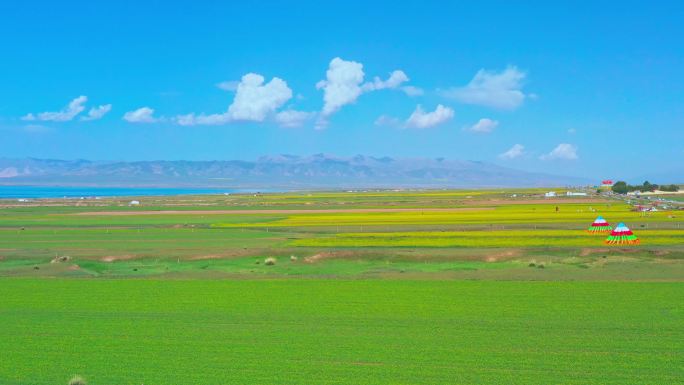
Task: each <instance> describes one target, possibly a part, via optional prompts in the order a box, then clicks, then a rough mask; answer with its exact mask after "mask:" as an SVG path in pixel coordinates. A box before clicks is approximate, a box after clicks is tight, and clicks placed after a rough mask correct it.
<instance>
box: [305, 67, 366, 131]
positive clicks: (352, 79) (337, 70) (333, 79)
mask: <svg viewBox="0 0 684 385" xmlns="http://www.w3.org/2000/svg"><path fill="white" fill-rule="evenodd" d="M325 74H326V80H321V81H319V82H318V83H316V88H317V89H319V90H320V89H322V90H323V103H324V104H323V111H322V113H321V114H322V117H323V118H325V117H328V116H330V115H331V114H333V113H335V112H337V111H338V110H339V109H340V108H342V106H344V105H345V104H349V103H354V102H355V101H356V99H357V98H358V97H359V95H361V93H362V92H363V90H362V89H361V86H360V85H361V83H362V82H363V76H364V73H363V64H361V63H357V62H355V61H346V60H342V59H340V58H339V57H336V58H334V59H332V61H330V65H329V66H328V71H326V73H325Z"/></svg>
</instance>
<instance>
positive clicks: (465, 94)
mask: <svg viewBox="0 0 684 385" xmlns="http://www.w3.org/2000/svg"><path fill="white" fill-rule="evenodd" d="M525 76H526V74H525V73H524V72H522V71H520V70H518V68H517V67H515V66H509V67H507V68H506V69H505V70H503V71H501V72H495V71H488V70H485V69H481V70H479V71H478V72H477V73H476V74H475V77H473V79H472V80H471V81H470V83H468V85H466V86H464V87H457V88H450V89H447V90H443V91H441V92H440V94H441V95H443V96H445V97H448V98H452V99H455V100H458V101H459V102H462V103H466V104H476V105H481V106H487V107H493V108H498V109H504V110H513V109H516V108H518V107H520V105H522V103H523V101H524V100H525V94H524V93H523V92H522V87H523V81H524V79H525Z"/></svg>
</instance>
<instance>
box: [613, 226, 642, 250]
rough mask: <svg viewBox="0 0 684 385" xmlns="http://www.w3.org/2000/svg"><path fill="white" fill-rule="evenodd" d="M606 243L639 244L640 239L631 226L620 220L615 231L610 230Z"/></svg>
mask: <svg viewBox="0 0 684 385" xmlns="http://www.w3.org/2000/svg"><path fill="white" fill-rule="evenodd" d="M606 243H607V244H609V245H638V244H639V239H638V238H637V237H636V235H634V234H633V233H632V230H630V229H629V227H627V226H625V224H624V223H622V222H620V224H619V225H617V227H616V228H615V229H613V231H611V232H610V235H609V236H608V239H606Z"/></svg>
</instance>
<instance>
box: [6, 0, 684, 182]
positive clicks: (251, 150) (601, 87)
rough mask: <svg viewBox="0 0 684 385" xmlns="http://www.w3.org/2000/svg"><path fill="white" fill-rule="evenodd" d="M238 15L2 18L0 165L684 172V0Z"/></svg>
mask: <svg viewBox="0 0 684 385" xmlns="http://www.w3.org/2000/svg"><path fill="white" fill-rule="evenodd" d="M235 3H236V4H219V2H203V1H195V2H188V3H187V4H184V5H180V4H176V3H171V2H164V1H156V2H151V1H148V2H145V1H136V2H133V1H130V2H107V3H106V4H105V3H101V2H92V1H90V2H76V1H72V2H33V1H24V2H21V3H19V2H16V3H15V4H11V2H4V3H2V4H0V42H1V43H2V44H1V45H0V46H1V47H2V56H1V57H0V58H1V60H0V85H1V86H0V135H2V141H0V157H7V158H20V157H27V156H30V157H38V158H59V159H76V158H85V159H94V160H153V159H170V160H173V159H187V160H209V159H254V158H256V157H258V156H261V155H269V154H279V153H288V154H297V155H308V154H313V153H320V152H324V153H331V154H336V155H340V156H350V155H355V154H365V155H376V156H385V155H388V156H395V157H405V156H423V157H446V158H452V159H468V160H481V161H486V162H492V163H497V164H501V165H506V166H510V167H514V168H519V169H525V170H531V171H543V172H553V173H557V174H567V175H579V176H591V177H596V178H604V177H611V178H615V177H621V176H627V177H629V176H634V175H648V174H649V173H651V172H653V171H657V172H662V171H668V170H671V169H677V168H681V159H682V156H683V155H684V129H683V127H684V39H682V36H684V23H683V22H682V21H683V20H684V5H682V4H681V3H680V2H675V1H672V2H667V1H661V2H653V3H654V4H647V2H640V3H639V2H629V1H625V2H619V3H618V2H603V3H602V4H594V3H599V2H574V1H573V2H567V3H562V4H561V3H558V4H556V2H541V1H540V2H534V4H531V5H520V4H510V3H511V2H504V1H501V2H486V1H480V2H473V4H470V5H454V4H451V2H442V3H438V2H428V1H421V2H414V3H412V2H406V3H403V2H401V3H397V2H386V3H383V2H374V3H372V4H371V3H370V2H367V1H366V2H354V1H345V2H297V3H296V4H294V3H293V4H288V3H286V2H261V3H260V4H259V5H255V4H244V3H249V2H240V4H237V2H235ZM475 3H477V4H475ZM549 3H553V4H549ZM376 77H377V79H376ZM81 96H85V97H86V98H80V99H79V97H81ZM70 104H71V107H69V105H70ZM152 110H153V111H152Z"/></svg>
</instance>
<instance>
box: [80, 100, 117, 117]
mask: <svg viewBox="0 0 684 385" xmlns="http://www.w3.org/2000/svg"><path fill="white" fill-rule="evenodd" d="M111 110H112V105H111V104H103V105H101V106H97V107H93V108H91V109H90V111H88V116H84V117H82V118H81V120H98V119H102V117H103V116H105V115H106V114H107V113H108V112H109V111H111Z"/></svg>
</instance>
